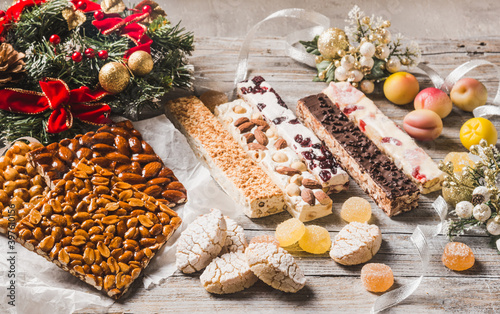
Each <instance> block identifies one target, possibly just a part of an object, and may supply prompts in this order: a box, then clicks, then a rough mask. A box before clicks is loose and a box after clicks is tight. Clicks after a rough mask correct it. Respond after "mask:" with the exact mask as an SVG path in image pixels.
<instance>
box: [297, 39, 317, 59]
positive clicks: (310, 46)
mask: <svg viewBox="0 0 500 314" xmlns="http://www.w3.org/2000/svg"><path fill="white" fill-rule="evenodd" d="M318 38H319V36H316V37H314V39H313V40H311V41H304V40H301V41H299V42H300V43H301V44H302V46H304V48H306V51H307V52H308V53H311V54H313V55H315V56H321V53H320V52H319V50H318Z"/></svg>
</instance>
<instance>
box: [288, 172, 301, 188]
mask: <svg viewBox="0 0 500 314" xmlns="http://www.w3.org/2000/svg"><path fill="white" fill-rule="evenodd" d="M290 183H295V184H297V185H298V186H301V185H302V176H301V175H300V174H294V175H293V176H292V177H291V178H290Z"/></svg>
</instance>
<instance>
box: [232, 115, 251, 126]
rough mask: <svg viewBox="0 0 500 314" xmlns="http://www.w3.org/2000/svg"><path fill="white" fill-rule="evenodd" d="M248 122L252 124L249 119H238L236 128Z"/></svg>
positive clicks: (235, 123) (235, 124)
mask: <svg viewBox="0 0 500 314" xmlns="http://www.w3.org/2000/svg"><path fill="white" fill-rule="evenodd" d="M246 122H250V120H249V119H248V118H247V117H241V118H238V120H236V121H235V122H234V126H235V127H239V126H240V125H242V124H243V123H246Z"/></svg>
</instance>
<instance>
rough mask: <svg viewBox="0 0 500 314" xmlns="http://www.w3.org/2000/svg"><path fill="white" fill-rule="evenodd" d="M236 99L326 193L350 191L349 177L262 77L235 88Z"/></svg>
mask: <svg viewBox="0 0 500 314" xmlns="http://www.w3.org/2000/svg"><path fill="white" fill-rule="evenodd" d="M238 95H239V96H240V97H241V98H242V99H243V100H245V101H246V102H247V103H249V104H250V105H252V106H253V107H254V108H255V109H257V110H259V111H260V113H261V114H262V116H264V118H265V119H266V121H267V122H269V124H271V125H274V126H275V127H276V129H277V130H278V134H279V135H280V136H281V137H282V138H283V139H285V140H286V141H287V143H288V146H290V147H291V148H292V149H293V150H294V151H295V152H296V153H297V154H298V155H299V156H301V158H302V160H303V161H304V163H305V164H306V165H307V168H308V169H309V170H310V171H311V173H313V174H314V175H315V176H316V179H317V180H318V181H319V182H320V183H321V184H322V186H323V187H324V188H327V191H328V192H340V191H343V190H346V189H347V188H348V187H349V176H348V175H347V173H346V172H345V171H344V170H342V168H341V167H340V166H339V164H338V162H337V161H336V160H335V157H334V156H333V155H332V153H331V152H330V151H329V150H328V148H326V147H325V146H324V145H323V144H322V143H321V141H320V140H319V139H318V138H317V137H316V135H314V133H313V132H312V131H311V130H310V129H308V128H307V127H306V126H304V125H303V124H302V123H301V122H300V121H299V120H298V119H297V117H296V116H295V114H294V113H293V112H292V111H291V110H290V109H288V107H287V106H286V104H285V102H284V101H283V99H282V98H281V97H280V96H279V95H278V93H276V91H275V90H274V89H273V88H272V87H271V85H270V84H269V83H267V82H266V81H265V80H264V78H262V77H261V76H256V77H254V78H253V79H252V80H249V81H245V82H241V83H239V84H238Z"/></svg>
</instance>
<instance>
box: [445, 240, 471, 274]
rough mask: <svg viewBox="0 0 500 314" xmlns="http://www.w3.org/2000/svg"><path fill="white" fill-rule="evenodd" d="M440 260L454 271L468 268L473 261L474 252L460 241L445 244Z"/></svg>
mask: <svg viewBox="0 0 500 314" xmlns="http://www.w3.org/2000/svg"><path fill="white" fill-rule="evenodd" d="M441 260H442V261H443V264H444V266H446V267H448V268H449V269H451V270H456V271H462V270H466V269H469V268H471V267H472V266H473V265H474V262H475V258H474V253H472V250H471V249H470V247H468V246H467V245H466V244H463V243H460V242H450V243H448V244H446V246H445V247H444V252H443V257H442V259H441Z"/></svg>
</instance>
